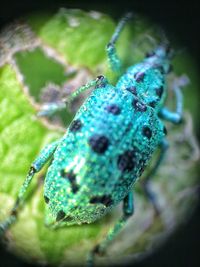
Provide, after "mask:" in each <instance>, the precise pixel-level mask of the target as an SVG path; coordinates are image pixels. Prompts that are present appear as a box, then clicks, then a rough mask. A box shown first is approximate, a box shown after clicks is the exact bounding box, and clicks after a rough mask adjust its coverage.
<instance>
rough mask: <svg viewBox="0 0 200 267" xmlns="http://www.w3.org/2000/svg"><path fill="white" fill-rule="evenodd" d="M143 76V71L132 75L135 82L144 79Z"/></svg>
mask: <svg viewBox="0 0 200 267" xmlns="http://www.w3.org/2000/svg"><path fill="white" fill-rule="evenodd" d="M144 76H145V73H144V72H137V73H136V74H135V75H134V78H135V80H136V82H138V83H139V82H142V81H143V80H144Z"/></svg>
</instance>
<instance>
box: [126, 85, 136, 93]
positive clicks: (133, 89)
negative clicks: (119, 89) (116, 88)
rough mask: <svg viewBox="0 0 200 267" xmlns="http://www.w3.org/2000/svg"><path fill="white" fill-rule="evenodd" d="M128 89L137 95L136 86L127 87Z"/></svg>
mask: <svg viewBox="0 0 200 267" xmlns="http://www.w3.org/2000/svg"><path fill="white" fill-rule="evenodd" d="M126 90H127V91H129V92H131V93H132V94H133V95H137V89H136V87H135V86H130V87H127V88H126Z"/></svg>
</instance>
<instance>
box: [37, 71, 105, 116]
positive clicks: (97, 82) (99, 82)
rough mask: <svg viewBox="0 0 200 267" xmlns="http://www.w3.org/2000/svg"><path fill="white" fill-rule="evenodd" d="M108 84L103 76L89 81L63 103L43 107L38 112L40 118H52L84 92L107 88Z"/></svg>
mask: <svg viewBox="0 0 200 267" xmlns="http://www.w3.org/2000/svg"><path fill="white" fill-rule="evenodd" d="M106 84H108V81H107V79H106V78H105V77H104V76H103V75H100V76H98V77H97V78H96V79H94V80H91V81H89V82H88V83H86V84H85V85H83V86H81V87H79V88H77V89H76V91H75V92H73V93H72V94H71V95H70V96H69V97H67V98H66V99H63V102H62V103H49V104H46V105H44V106H43V107H42V109H41V110H40V111H39V112H38V116H51V115H53V114H54V113H55V112H57V111H60V110H62V109H65V108H66V106H69V105H70V103H71V102H72V101H73V100H74V99H75V98H76V97H77V96H79V95H80V94H81V93H83V92H84V91H86V90H88V89H89V88H91V87H97V86H99V87H100V86H105V85H106Z"/></svg>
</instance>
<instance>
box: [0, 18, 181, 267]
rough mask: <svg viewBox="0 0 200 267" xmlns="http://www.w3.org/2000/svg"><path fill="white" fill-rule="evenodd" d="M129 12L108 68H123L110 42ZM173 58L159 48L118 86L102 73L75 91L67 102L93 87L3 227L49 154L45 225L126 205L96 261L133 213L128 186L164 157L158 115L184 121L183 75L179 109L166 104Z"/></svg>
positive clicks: (88, 219)
mask: <svg viewBox="0 0 200 267" xmlns="http://www.w3.org/2000/svg"><path fill="white" fill-rule="evenodd" d="M129 17H130V15H129V14H128V15H126V16H125V17H124V18H123V19H122V20H121V21H120V23H119V25H118V27H117V28H116V31H115V33H114V35H113V36H112V38H111V41H110V43H109V44H108V46H107V52H108V57H109V60H110V63H111V67H112V69H113V70H119V69H120V61H119V59H118V57H117V54H116V51H115V42H116V40H117V38H118V36H119V34H120V32H121V30H122V29H123V27H124V25H125V23H126V21H127V19H128V18H129ZM170 58H171V51H170V50H169V48H168V46H167V45H166V44H163V45H160V46H159V47H158V48H156V49H155V50H154V51H153V53H152V54H151V55H148V56H147V57H146V58H145V59H144V60H143V61H142V62H141V63H139V64H137V65H134V66H131V67H129V68H128V69H127V71H126V72H125V74H123V75H122V76H121V77H120V78H119V80H118V82H117V84H116V86H113V85H111V84H110V83H109V82H108V81H107V79H106V78H105V77H104V76H99V77H97V79H95V80H93V81H91V82H89V83H88V84H86V85H84V86H82V87H80V88H79V89H78V90H77V91H76V92H75V93H73V94H72V96H71V98H70V100H72V99H73V98H74V97H76V96H77V95H78V94H80V93H81V92H82V91H84V90H86V89H88V88H89V87H92V86H95V89H94V91H93V92H92V94H91V95H90V96H89V97H88V99H87V100H86V101H85V103H84V104H83V105H82V106H81V108H80V109H79V111H78V112H77V114H76V116H75V118H74V120H73V121H72V123H71V124H70V126H69V128H68V129H67V131H66V133H65V135H64V136H63V138H61V140H58V141H56V142H54V143H53V144H50V145H48V146H47V147H46V148H44V149H43V150H42V151H41V153H40V155H39V156H38V158H37V159H36V160H35V161H34V162H33V164H32V166H31V169H30V171H29V173H28V176H27V178H26V180H25V182H24V184H23V186H22V188H21V189H20V192H19V194H18V198H17V201H16V203H15V206H14V207H13V209H12V211H11V215H10V216H9V217H8V219H7V220H6V221H5V222H3V223H1V224H0V228H1V231H2V232H5V231H6V229H7V228H8V227H9V225H11V224H12V223H13V222H14V221H15V220H16V215H17V211H18V208H19V206H20V204H21V203H22V201H23V199H24V194H25V192H26V189H27V187H28V185H29V183H30V181H31V179H32V177H33V176H34V174H35V173H36V172H38V171H39V170H40V169H41V168H42V167H43V165H44V164H45V163H46V162H47V161H48V160H49V159H50V158H53V160H52V162H51V165H50V166H49V168H48V171H47V175H46V178H45V185H44V199H45V202H46V203H47V208H46V219H45V223H46V225H48V226H52V227H58V226H62V225H73V224H83V223H92V222H94V221H96V220H97V219H99V218H101V217H102V216H104V215H105V214H106V213H107V212H109V211H110V210H111V209H112V208H113V207H114V206H116V205H117V204H118V203H119V202H121V201H123V203H124V205H123V216H122V218H121V219H120V220H119V221H118V222H117V223H116V225H115V226H114V228H112V229H111V231H110V232H109V233H108V235H107V237H106V238H105V240H104V241H103V242H102V243H101V244H100V245H97V246H96V247H95V248H94V249H93V251H91V253H90V254H89V258H88V264H91V263H92V262H93V257H94V255H95V254H96V253H100V252H102V251H103V250H104V249H105V247H106V245H107V243H108V241H110V240H112V239H113V238H114V237H115V236H116V234H117V233H118V231H119V230H120V229H121V228H122V227H123V225H124V223H125V222H126V220H127V219H128V218H129V217H130V216H131V215H132V214H133V199H132V197H133V196H132V186H133V184H134V182H135V181H136V179H137V178H139V177H140V176H141V174H142V172H143V171H144V169H145V166H146V165H147V163H148V161H149V160H150V158H151V157H152V154H153V152H154V151H155V150H156V149H157V148H159V147H160V149H161V153H160V157H159V159H158V162H157V164H156V165H155V167H154V168H153V169H152V172H151V173H150V174H149V176H148V179H149V178H150V177H151V176H152V175H153V173H154V172H155V171H156V169H157V167H158V166H159V164H160V162H161V160H162V158H163V155H164V152H165V150H166V148H167V141H166V139H165V135H166V129H165V127H164V124H163V123H162V121H161V120H160V118H163V119H167V120H169V121H172V122H174V123H178V122H180V120H181V117H182V95H181V91H180V86H182V85H184V84H185V79H183V78H180V79H177V80H176V81H175V82H174V84H173V89H174V92H175V95H176V100H177V107H176V111H175V112H171V111H169V110H168V109H167V108H165V107H163V106H164V100H165V98H166V91H167V87H166V82H165V77H166V75H167V73H168V71H169V69H170ZM58 108H59V107H58ZM52 109H54V110H55V109H56V108H55V105H54V106H53V107H52V106H50V105H49V106H47V107H45V109H44V110H43V114H48V113H51V112H52ZM148 179H146V182H145V183H144V187H145V192H146V194H147V196H148V198H149V200H150V201H151V202H152V204H153V205H154V207H155V210H157V212H159V211H158V208H157V205H156V202H155V200H154V198H153V197H152V193H151V190H150V188H149V186H148Z"/></svg>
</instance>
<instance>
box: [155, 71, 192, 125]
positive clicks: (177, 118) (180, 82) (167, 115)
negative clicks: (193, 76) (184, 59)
mask: <svg viewBox="0 0 200 267" xmlns="http://www.w3.org/2000/svg"><path fill="white" fill-rule="evenodd" d="M188 82H189V79H188V77H187V76H185V75H183V76H181V77H179V78H177V79H175V81H174V83H173V85H172V89H173V91H174V93H175V96H176V110H175V112H172V111H170V110H169V109H168V108H166V107H164V108H162V109H161V110H160V112H159V116H160V117H161V118H162V119H165V120H167V121H170V122H172V123H180V122H181V121H182V118H183V95H182V92H181V87H183V86H185V85H187V84H188Z"/></svg>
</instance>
